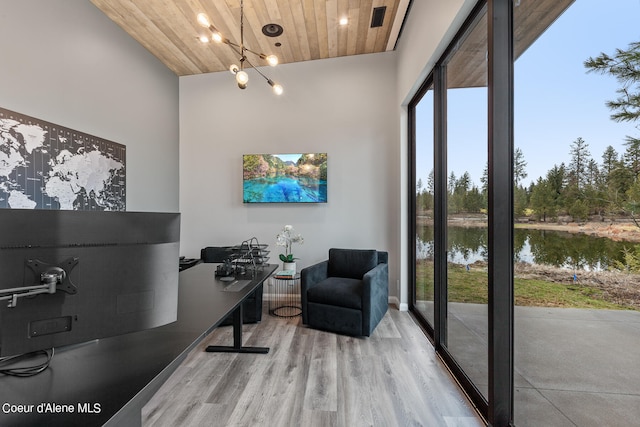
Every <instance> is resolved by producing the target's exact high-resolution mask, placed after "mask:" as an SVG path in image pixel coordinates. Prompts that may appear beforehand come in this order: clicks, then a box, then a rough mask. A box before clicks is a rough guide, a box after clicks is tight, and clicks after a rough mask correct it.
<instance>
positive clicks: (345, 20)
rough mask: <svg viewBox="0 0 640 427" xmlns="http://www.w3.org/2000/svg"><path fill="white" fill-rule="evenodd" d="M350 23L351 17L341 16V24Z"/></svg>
mask: <svg viewBox="0 0 640 427" xmlns="http://www.w3.org/2000/svg"><path fill="white" fill-rule="evenodd" d="M348 23H349V18H347V17H342V18H340V25H347V24H348Z"/></svg>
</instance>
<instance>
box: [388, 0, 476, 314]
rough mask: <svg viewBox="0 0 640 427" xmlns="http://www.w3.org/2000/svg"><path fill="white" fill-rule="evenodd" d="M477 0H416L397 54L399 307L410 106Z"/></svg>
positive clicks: (404, 281) (404, 268)
mask: <svg viewBox="0 0 640 427" xmlns="http://www.w3.org/2000/svg"><path fill="white" fill-rule="evenodd" d="M476 1H477V0H446V1H443V0H420V1H413V2H412V3H411V8H410V11H409V15H408V17H407V19H406V21H405V24H404V28H403V30H402V34H401V37H400V40H399V42H398V45H397V48H396V51H397V53H398V60H397V66H398V79H397V82H396V83H397V86H398V90H397V95H398V98H397V100H396V104H395V105H396V108H397V109H396V115H398V116H399V123H400V128H399V132H400V133H399V136H398V140H399V144H398V147H397V149H398V153H397V157H398V161H399V168H400V170H401V176H400V179H399V181H398V191H397V194H398V200H397V201H396V204H397V205H398V206H399V209H400V215H399V224H398V230H399V233H398V247H399V248H400V249H399V254H398V256H399V258H400V259H401V260H402V262H401V263H400V266H399V273H400V278H401V279H400V287H399V288H400V289H399V291H398V298H399V303H400V308H401V309H403V310H405V309H407V308H408V303H409V277H408V262H409V246H408V245H409V223H408V218H409V206H408V205H409V201H408V196H407V195H408V182H409V172H410V171H409V165H410V163H409V157H408V156H409V134H408V132H409V128H408V114H407V110H408V109H407V105H408V103H409V101H411V99H412V97H413V96H414V95H415V94H416V92H417V91H418V89H419V88H420V85H421V84H422V82H424V80H425V79H426V77H427V76H428V75H429V73H430V72H431V70H432V69H433V67H434V65H435V63H436V61H437V60H438V59H439V58H440V56H442V54H443V53H444V50H445V49H446V47H447V46H448V45H449V43H450V42H451V40H452V39H453V37H454V35H455V34H456V32H457V31H458V29H459V28H460V27H461V26H462V24H463V23H464V20H465V19H466V17H467V16H468V14H469V12H470V11H471V10H472V9H473V6H474V5H475V3H476Z"/></svg>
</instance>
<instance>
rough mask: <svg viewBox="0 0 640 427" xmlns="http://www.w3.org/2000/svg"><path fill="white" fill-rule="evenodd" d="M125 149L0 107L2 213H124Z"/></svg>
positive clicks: (0, 197)
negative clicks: (11, 210) (53, 210)
mask: <svg viewBox="0 0 640 427" xmlns="http://www.w3.org/2000/svg"><path fill="white" fill-rule="evenodd" d="M125 160H126V147H125V146H124V145H122V144H118V143H115V142H112V141H107V140H105V139H101V138H98V137H95V136H92V135H88V134H86V133H82V132H79V131H76V130H73V129H69V128H66V127H63V126H58V125H56V124H53V123H49V122H46V121H44V120H40V119H36V118H33V117H29V116H26V115H24V114H20V113H16V112H14V111H10V110H6V109H4V108H1V107H0V208H5V209H6V208H11V209H56V210H57V209H60V210H91V211H124V210H125V209H126V173H125V172H126V167H125V165H126V162H125Z"/></svg>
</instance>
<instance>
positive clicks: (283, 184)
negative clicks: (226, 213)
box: [243, 176, 327, 203]
mask: <svg viewBox="0 0 640 427" xmlns="http://www.w3.org/2000/svg"><path fill="white" fill-rule="evenodd" d="M243 198H244V201H245V203H254V202H258V203H283V202H295V203H324V202H326V201H327V181H323V180H317V179H312V178H306V177H291V176H273V177H264V178H255V179H247V180H245V181H244V183H243Z"/></svg>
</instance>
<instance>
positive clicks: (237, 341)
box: [205, 303, 269, 354]
mask: <svg viewBox="0 0 640 427" xmlns="http://www.w3.org/2000/svg"><path fill="white" fill-rule="evenodd" d="M232 315H233V346H224V345H210V346H208V347H207V348H206V349H205V351H207V352H209V353H258V354H267V353H269V347H245V346H243V345H242V303H240V304H238V307H237V308H236V309H235V310H234V311H233V314H232Z"/></svg>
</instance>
